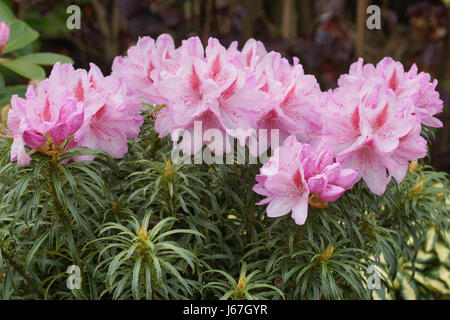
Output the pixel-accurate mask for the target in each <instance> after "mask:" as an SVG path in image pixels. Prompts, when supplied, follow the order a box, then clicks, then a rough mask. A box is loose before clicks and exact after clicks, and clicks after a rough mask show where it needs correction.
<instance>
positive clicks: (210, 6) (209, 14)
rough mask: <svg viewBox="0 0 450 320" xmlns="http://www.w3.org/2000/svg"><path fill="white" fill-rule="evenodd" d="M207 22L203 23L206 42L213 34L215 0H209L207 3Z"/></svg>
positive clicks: (204, 41) (203, 37)
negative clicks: (212, 21) (212, 22)
mask: <svg viewBox="0 0 450 320" xmlns="http://www.w3.org/2000/svg"><path fill="white" fill-rule="evenodd" d="M204 12H205V17H204V18H205V20H204V21H205V22H204V24H203V31H202V41H203V43H204V44H206V43H207V42H208V38H209V37H210V36H211V34H210V33H211V20H212V19H211V18H212V14H213V0H207V1H206V4H205V11H204Z"/></svg>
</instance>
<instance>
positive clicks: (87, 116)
mask: <svg viewBox="0 0 450 320" xmlns="http://www.w3.org/2000/svg"><path fill="white" fill-rule="evenodd" d="M140 111H141V104H140V102H139V100H137V98H134V97H132V96H129V95H128V93H127V87H126V85H125V83H124V80H123V79H119V78H117V77H115V76H107V77H104V76H103V75H102V73H101V72H100V70H99V69H98V68H97V67H96V66H95V65H93V64H91V69H90V70H89V72H87V71H86V70H82V69H76V70H75V69H74V68H73V66H72V65H70V64H60V63H57V64H55V65H54V67H53V69H52V72H51V74H50V76H49V77H48V78H47V79H45V80H43V81H41V82H40V83H38V85H37V86H36V88H34V87H33V86H32V85H30V86H29V87H28V90H27V93H26V97H25V99H22V98H19V97H17V96H13V98H12V99H11V112H10V113H9V117H8V123H7V124H8V128H9V130H10V132H11V134H12V137H13V139H14V141H13V148H12V151H11V160H12V161H17V162H18V163H19V164H20V165H26V164H28V163H29V162H30V160H31V158H30V157H29V155H28V154H27V152H26V149H25V146H28V147H30V148H32V149H37V150H39V151H40V152H42V153H45V154H50V153H51V152H55V150H51V152H50V151H49V150H50V149H54V148H53V147H52V148H49V147H48V146H49V145H52V144H55V145H54V146H56V147H57V149H58V150H57V152H60V151H62V150H63V149H64V148H65V149H66V150H67V149H70V148H73V147H75V146H85V147H88V148H96V149H100V150H104V151H106V152H108V153H109V154H110V155H111V156H112V157H115V158H121V157H123V156H124V155H125V153H126V152H127V150H128V146H127V139H128V138H136V137H137V135H138V134H139V127H140V125H141V124H142V122H143V120H142V117H141V115H140ZM59 149H61V150H59Z"/></svg>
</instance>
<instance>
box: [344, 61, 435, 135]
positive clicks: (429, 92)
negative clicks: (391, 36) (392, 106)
mask: <svg viewBox="0 0 450 320" xmlns="http://www.w3.org/2000/svg"><path fill="white" fill-rule="evenodd" d="M430 80H431V76H430V75H429V74H428V73H424V72H421V73H419V74H418V73H417V66H416V65H415V64H413V65H412V67H411V69H410V70H409V71H408V72H405V71H404V69H403V65H402V64H401V63H400V62H397V61H394V60H392V59H391V58H384V59H383V60H381V61H380V62H379V63H378V64H377V65H376V66H374V65H372V64H364V62H363V59H362V58H360V59H359V60H358V61H357V62H355V63H353V64H352V65H351V67H350V72H349V74H345V75H342V76H341V77H340V78H339V87H340V88H345V90H351V92H352V93H353V94H356V93H359V97H361V98H362V97H363V96H364V95H365V94H366V91H367V90H370V88H371V87H373V86H375V85H383V86H386V87H387V88H389V89H390V90H392V91H393V92H394V93H395V97H396V99H397V101H398V103H399V105H402V106H403V108H399V110H398V112H399V113H400V112H403V114H404V115H408V114H411V115H414V116H415V117H417V118H418V119H419V120H420V121H421V122H422V123H423V124H425V125H427V126H431V127H442V122H441V121H440V120H438V119H436V118H435V117H434V116H435V115H436V114H438V113H440V112H442V108H443V102H442V100H440V99H439V93H438V92H437V91H436V85H437V80H436V79H435V80H434V81H433V82H430Z"/></svg>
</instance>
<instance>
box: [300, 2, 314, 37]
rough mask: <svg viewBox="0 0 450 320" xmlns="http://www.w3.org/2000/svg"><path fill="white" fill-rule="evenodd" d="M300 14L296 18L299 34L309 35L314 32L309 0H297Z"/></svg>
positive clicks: (312, 14)
mask: <svg viewBox="0 0 450 320" xmlns="http://www.w3.org/2000/svg"><path fill="white" fill-rule="evenodd" d="M299 7H300V10H299V11H300V12H299V13H300V14H299V18H298V22H299V23H298V26H299V32H298V33H299V34H300V35H306V36H311V35H313V34H314V30H315V23H314V11H313V8H312V3H311V1H310V0H299Z"/></svg>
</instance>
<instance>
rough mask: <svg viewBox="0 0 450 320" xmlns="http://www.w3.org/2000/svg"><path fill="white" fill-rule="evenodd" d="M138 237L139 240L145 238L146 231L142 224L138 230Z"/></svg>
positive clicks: (146, 235) (146, 236)
mask: <svg viewBox="0 0 450 320" xmlns="http://www.w3.org/2000/svg"><path fill="white" fill-rule="evenodd" d="M138 238H139V240H143V241H145V240H147V238H148V233H147V230H146V229H145V227H144V226H142V227H141V229H140V230H139V233H138Z"/></svg>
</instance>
